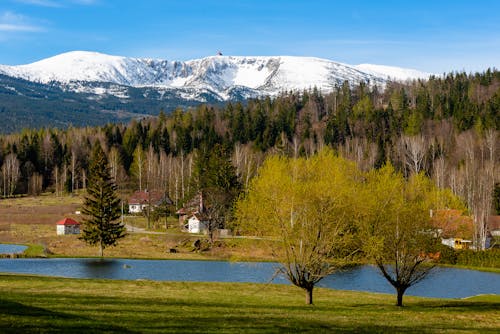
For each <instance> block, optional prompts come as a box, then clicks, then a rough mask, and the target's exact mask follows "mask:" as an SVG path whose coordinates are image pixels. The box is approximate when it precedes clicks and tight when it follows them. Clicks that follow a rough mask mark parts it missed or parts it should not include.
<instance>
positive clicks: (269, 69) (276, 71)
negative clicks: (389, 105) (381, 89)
mask: <svg viewBox="0 0 500 334" xmlns="http://www.w3.org/2000/svg"><path fill="white" fill-rule="evenodd" d="M0 74H4V75H7V76H10V77H15V78H20V79H24V80H28V81H31V82H36V83H42V84H51V85H59V86H60V87H62V88H63V89H64V90H67V91H73V92H83V93H91V94H97V95H103V94H108V95H113V96H116V97H120V98H127V97H128V95H127V91H128V88H127V87H135V88H148V89H149V90H148V91H154V92H155V95H158V94H159V95H160V96H162V94H165V93H166V92H168V93H169V94H176V96H178V97H180V98H186V99H191V100H200V101H204V100H206V99H207V96H211V97H212V98H213V99H215V100H220V101H224V100H229V99H232V98H235V97H238V98H247V97H253V96H261V95H276V94H278V93H280V92H282V91H285V90H286V91H289V90H303V89H309V88H312V87H317V88H318V89H320V90H322V91H329V90H331V89H333V88H334V87H335V86H336V85H339V84H342V82H344V81H345V80H348V81H349V82H350V83H352V84H357V83H359V82H362V81H363V82H367V83H369V84H370V85H379V86H384V85H385V83H386V82H387V80H388V79H395V80H406V79H415V78H426V77H428V76H429V74H428V73H423V72H418V71H416V70H409V69H403V68H396V67H388V66H380V65H368V64H363V65H358V66H352V65H347V64H342V63H338V62H334V61H331V60H327V59H320V58H312V57H290V56H279V57H278V56H277V57H233V56H213V57H207V58H202V59H195V60H189V61H168V60H156V59H143V58H127V57H120V56H110V55H105V54H101V53H96V52H84V51H74V52H68V53H64V54H60V55H57V56H54V57H51V58H47V59H43V60H41V61H38V62H35V63H32V64H28V65H19V66H7V65H0ZM144 94H146V93H144Z"/></svg>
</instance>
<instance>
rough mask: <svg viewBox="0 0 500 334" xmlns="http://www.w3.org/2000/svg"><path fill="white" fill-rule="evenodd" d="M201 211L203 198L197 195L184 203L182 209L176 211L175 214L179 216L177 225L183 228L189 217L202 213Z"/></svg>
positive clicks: (202, 209)
mask: <svg viewBox="0 0 500 334" xmlns="http://www.w3.org/2000/svg"><path fill="white" fill-rule="evenodd" d="M203 211H204V206H203V196H202V194H201V193H199V194H197V195H196V196H194V197H193V198H192V199H190V200H189V201H188V202H186V204H184V206H183V207H182V208H180V209H179V210H177V212H176V214H177V215H179V225H180V226H184V225H185V222H186V221H187V220H188V219H189V218H190V217H192V216H193V215H194V214H197V213H203Z"/></svg>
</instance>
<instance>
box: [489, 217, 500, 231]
mask: <svg viewBox="0 0 500 334" xmlns="http://www.w3.org/2000/svg"><path fill="white" fill-rule="evenodd" d="M488 229H489V230H490V231H496V230H500V216H489V217H488Z"/></svg>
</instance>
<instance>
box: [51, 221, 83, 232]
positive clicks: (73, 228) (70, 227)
mask: <svg viewBox="0 0 500 334" xmlns="http://www.w3.org/2000/svg"><path fill="white" fill-rule="evenodd" d="M56 226H57V235H66V234H80V223H79V222H77V221H76V220H73V219H71V218H64V219H63V220H60V221H58V222H57V224H56Z"/></svg>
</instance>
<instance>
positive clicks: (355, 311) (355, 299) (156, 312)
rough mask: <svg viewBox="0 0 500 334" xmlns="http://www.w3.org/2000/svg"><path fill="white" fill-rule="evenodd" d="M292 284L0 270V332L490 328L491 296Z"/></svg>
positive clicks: (497, 307)
mask: <svg viewBox="0 0 500 334" xmlns="http://www.w3.org/2000/svg"><path fill="white" fill-rule="evenodd" d="M405 303H406V306H405V307H402V308H401V307H397V306H395V305H394V296H393V295H385V294H375V293H365V292H353V291H337V290H329V289H322V288H318V289H316V290H315V304H314V305H313V306H307V305H305V304H304V300H303V292H302V291H301V290H300V289H298V288H296V287H293V286H285V285H276V284H269V285H265V284H260V285H259V284H242V283H193V282H191V283H187V282H153V281H114V280H94V279H85V280H82V279H65V278H49V277H34V276H15V275H0V332H2V333H92V332H100V333H160V332H161V333H256V332H258V333H279V332H283V333H308V332H309V333H326V332H348V333H388V332H391V333H394V332H408V333H461V332H463V333H465V332H467V333H498V330H499V329H500V318H498V312H499V311H500V296H496V295H493V296H489V295H488V296H477V297H472V298H468V299H462V300H455V299H430V298H419V297H410V296H408V297H407V298H406V299H405Z"/></svg>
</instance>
